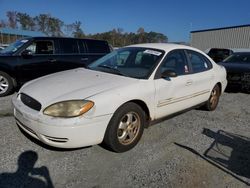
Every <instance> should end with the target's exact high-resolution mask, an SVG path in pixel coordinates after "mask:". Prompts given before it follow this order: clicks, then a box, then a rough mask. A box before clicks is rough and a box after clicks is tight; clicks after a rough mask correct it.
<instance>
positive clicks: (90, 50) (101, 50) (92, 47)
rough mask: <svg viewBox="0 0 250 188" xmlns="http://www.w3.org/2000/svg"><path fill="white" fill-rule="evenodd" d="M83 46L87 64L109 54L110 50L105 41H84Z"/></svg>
mask: <svg viewBox="0 0 250 188" xmlns="http://www.w3.org/2000/svg"><path fill="white" fill-rule="evenodd" d="M85 45H86V49H87V54H88V63H92V62H94V61H96V60H97V59H99V58H101V57H102V56H104V55H106V54H108V53H110V48H109V45H108V43H107V42H106V41H99V40H85Z"/></svg>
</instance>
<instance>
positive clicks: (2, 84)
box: [0, 75, 9, 94]
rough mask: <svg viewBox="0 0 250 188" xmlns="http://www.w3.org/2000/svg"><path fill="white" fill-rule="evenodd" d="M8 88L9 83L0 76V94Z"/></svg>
mask: <svg viewBox="0 0 250 188" xmlns="http://www.w3.org/2000/svg"><path fill="white" fill-rule="evenodd" d="M8 88H9V82H8V80H7V78H5V77H4V76H1V75H0V94H3V93H5V92H6V91H7V90H8Z"/></svg>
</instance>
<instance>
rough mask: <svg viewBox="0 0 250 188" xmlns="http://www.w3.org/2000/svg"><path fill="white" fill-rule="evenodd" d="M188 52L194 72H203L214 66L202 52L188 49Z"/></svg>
mask: <svg viewBox="0 0 250 188" xmlns="http://www.w3.org/2000/svg"><path fill="white" fill-rule="evenodd" d="M187 53H188V57H189V60H190V63H191V65H192V69H193V72H194V73H197V72H203V71H206V70H209V69H210V68H211V67H212V64H211V63H210V62H209V60H208V59H207V58H206V57H204V56H203V55H202V54H200V53H198V52H195V51H190V50H188V51H187Z"/></svg>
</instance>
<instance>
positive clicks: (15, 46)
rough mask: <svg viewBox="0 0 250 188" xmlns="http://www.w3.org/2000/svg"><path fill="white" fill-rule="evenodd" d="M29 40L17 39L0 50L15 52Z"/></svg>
mask: <svg viewBox="0 0 250 188" xmlns="http://www.w3.org/2000/svg"><path fill="white" fill-rule="evenodd" d="M28 41H29V40H27V39H22V40H17V41H16V42H13V43H11V44H10V45H9V46H8V47H6V48H4V49H3V50H1V51H0V53H1V54H5V53H6V54H13V53H15V52H16V51H17V50H18V49H19V48H21V47H22V46H23V45H24V44H25V43H27V42H28Z"/></svg>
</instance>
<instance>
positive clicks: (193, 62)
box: [186, 50, 215, 103]
mask: <svg viewBox="0 0 250 188" xmlns="http://www.w3.org/2000/svg"><path fill="white" fill-rule="evenodd" d="M186 54H187V58H188V61H189V63H190V67H191V71H192V84H193V90H194V91H195V92H196V93H197V96H196V97H195V101H194V102H196V103H202V102H205V101H206V100H208V98H209V96H210V92H211V90H212V88H213V87H214V85H213V84H214V79H215V75H214V71H213V69H212V68H213V66H212V63H211V62H210V61H209V60H208V59H207V58H206V57H205V56H204V55H202V54H201V53H198V52H196V51H193V50H186Z"/></svg>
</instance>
